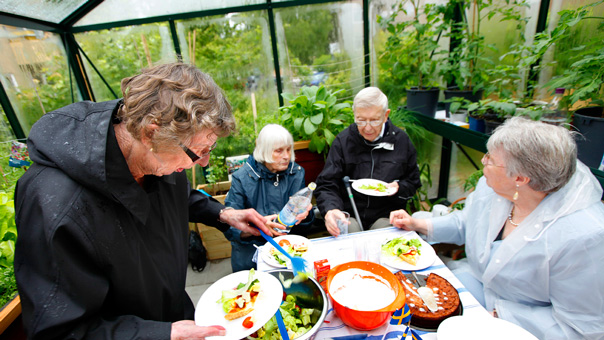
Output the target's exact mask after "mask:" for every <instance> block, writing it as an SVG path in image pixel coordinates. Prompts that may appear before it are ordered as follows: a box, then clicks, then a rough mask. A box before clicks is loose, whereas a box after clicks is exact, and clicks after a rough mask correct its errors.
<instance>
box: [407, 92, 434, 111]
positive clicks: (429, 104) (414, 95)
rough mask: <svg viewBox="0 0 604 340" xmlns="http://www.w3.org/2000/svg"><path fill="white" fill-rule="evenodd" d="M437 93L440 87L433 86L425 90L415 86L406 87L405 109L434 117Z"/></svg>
mask: <svg viewBox="0 0 604 340" xmlns="http://www.w3.org/2000/svg"><path fill="white" fill-rule="evenodd" d="M439 93H440V89H438V88H434V87H433V88H430V89H425V90H420V89H419V88H417V87H412V88H410V89H407V109H408V110H409V111H415V112H419V113H421V114H423V115H425V116H428V117H432V118H434V115H435V114H436V106H437V105H438V94H439Z"/></svg>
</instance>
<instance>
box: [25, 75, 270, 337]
mask: <svg viewBox="0 0 604 340" xmlns="http://www.w3.org/2000/svg"><path fill="white" fill-rule="evenodd" d="M122 93H123V95H124V98H123V100H113V101H109V102H102V103H93V102H81V103H76V104H72V105H69V106H66V107H64V108H62V109H59V110H56V111H53V112H50V113H48V114H46V115H44V116H43V117H42V118H41V119H40V120H39V121H38V122H37V123H36V124H34V126H33V127H32V129H31V133H30V135H29V140H28V147H29V153H30V156H31V159H32V160H33V161H34V164H33V166H31V168H30V169H29V170H28V171H27V173H26V174H25V175H24V176H23V177H22V178H21V179H20V180H19V182H18V184H17V190H16V194H15V206H16V223H17V228H18V231H19V238H18V240H17V245H16V254H15V274H16V278H17V285H18V289H19V293H20V296H21V301H22V308H23V324H24V326H25V330H26V332H27V335H28V338H29V339H45V340H49V339H65V338H69V339H162V340H168V339H171V340H176V339H203V338H205V337H207V336H215V335H224V334H225V331H224V328H222V327H219V326H214V327H198V326H196V325H195V323H194V321H192V320H193V317H194V306H193V303H192V302H191V299H190V298H189V296H188V295H187V293H186V292H185V279H186V268H187V249H188V222H189V221H193V222H203V223H205V224H210V225H215V226H217V227H218V228H220V229H221V230H226V229H227V228H228V226H229V225H231V226H234V227H236V228H239V229H241V230H244V231H246V232H249V233H252V234H255V235H258V234H259V233H258V231H257V230H256V229H255V228H252V227H251V226H250V225H249V223H253V224H254V225H256V226H258V227H260V228H262V229H263V230H265V231H266V232H270V230H269V228H268V227H267V226H266V223H265V221H266V219H265V218H264V217H262V216H261V215H260V214H259V213H257V212H256V211H255V210H253V209H246V210H234V209H230V210H229V209H225V206H224V205H222V204H220V203H218V202H217V201H215V200H213V199H211V198H208V197H206V196H204V195H202V194H201V193H199V192H198V191H195V190H191V188H190V186H189V183H188V181H187V177H186V176H185V173H184V171H183V170H185V169H188V168H191V167H192V166H193V165H194V164H195V163H198V164H200V165H202V166H205V165H207V163H208V158H209V154H210V152H211V151H212V149H213V148H214V147H215V146H216V140H217V138H218V137H220V136H223V135H226V134H228V133H230V132H231V131H233V130H234V127H235V122H234V119H233V115H232V113H231V107H230V105H229V103H228V101H227V99H226V98H225V96H224V94H223V93H222V91H221V90H220V88H219V87H218V86H217V85H216V83H214V81H213V80H212V78H210V77H209V76H208V75H206V74H204V73H202V72H201V71H199V70H198V69H196V68H195V67H194V66H191V65H185V64H180V63H175V64H167V65H161V66H157V67H153V68H150V69H147V70H144V71H143V72H142V73H141V74H140V75H136V76H133V77H130V78H126V79H124V80H123V81H122ZM180 320H183V321H180Z"/></svg>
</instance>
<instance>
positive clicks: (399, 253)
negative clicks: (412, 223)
mask: <svg viewBox="0 0 604 340" xmlns="http://www.w3.org/2000/svg"><path fill="white" fill-rule="evenodd" d="M421 247H422V242H421V241H420V240H419V239H417V238H409V239H408V238H404V237H397V238H393V239H392V240H390V241H388V242H386V243H385V244H383V245H382V253H384V254H386V255H390V256H395V257H398V258H400V259H401V260H403V261H405V262H408V263H410V264H412V265H415V264H417V259H418V258H419V256H420V255H421V254H422V253H421V250H420V248H421Z"/></svg>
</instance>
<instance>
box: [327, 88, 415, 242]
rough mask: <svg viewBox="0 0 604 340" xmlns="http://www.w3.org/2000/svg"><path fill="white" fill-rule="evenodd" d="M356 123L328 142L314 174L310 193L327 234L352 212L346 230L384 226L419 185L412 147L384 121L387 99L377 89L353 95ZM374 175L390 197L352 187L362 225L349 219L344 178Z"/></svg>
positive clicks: (348, 203) (335, 231)
mask: <svg viewBox="0 0 604 340" xmlns="http://www.w3.org/2000/svg"><path fill="white" fill-rule="evenodd" d="M353 111H354V120H355V124H352V125H350V126H349V127H348V128H346V129H345V130H344V131H342V132H340V133H339V134H338V136H337V137H336V139H335V140H334V141H333V143H332V145H331V148H330V150H329V155H328V156H327V160H326V162H325V167H324V168H323V171H322V172H321V174H319V177H318V178H317V189H316V190H315V197H316V199H317V205H318V207H319V210H320V211H321V214H322V215H323V216H324V219H325V226H326V228H327V230H328V231H329V233H330V234H331V235H334V236H337V235H339V234H340V231H339V229H338V227H337V220H338V219H340V218H343V217H344V214H343V213H342V211H347V212H349V213H350V215H351V219H350V226H349V228H348V230H349V232H356V231H361V230H367V229H372V228H373V229H376V228H383V227H386V226H388V225H389V224H390V223H389V220H388V218H389V215H390V212H391V211H393V210H396V209H401V208H403V207H405V204H406V203H407V200H408V199H409V198H411V197H412V196H413V194H414V193H415V191H416V190H417V189H418V188H419V187H420V186H421V182H420V177H419V169H418V167H417V162H416V154H417V152H416V150H415V148H414V147H413V144H412V143H411V140H410V139H409V136H407V134H406V133H405V132H404V131H403V130H401V129H400V128H398V127H396V126H394V124H392V122H391V121H390V120H389V119H388V115H389V114H390V110H389V109H388V98H387V97H386V95H384V94H383V93H382V91H380V90H379V89H378V88H376V87H368V88H365V89H363V90H361V91H360V92H359V93H358V94H357V95H356V97H355V98H354V104H353ZM344 176H349V177H350V178H351V179H353V180H355V179H356V180H358V179H365V178H370V179H377V180H381V181H383V182H386V183H388V185H387V186H388V188H389V191H391V192H392V193H391V195H390V196H371V195H364V194H361V193H359V192H356V191H354V190H353V198H354V201H355V203H356V207H357V209H358V213H359V217H360V219H361V221H360V222H361V223H362V228H361V225H359V221H357V220H356V218H354V213H353V208H352V204H351V202H350V199H349V198H348V197H347V196H348V193H347V191H346V188H345V185H344V182H343V180H342V179H343V178H344Z"/></svg>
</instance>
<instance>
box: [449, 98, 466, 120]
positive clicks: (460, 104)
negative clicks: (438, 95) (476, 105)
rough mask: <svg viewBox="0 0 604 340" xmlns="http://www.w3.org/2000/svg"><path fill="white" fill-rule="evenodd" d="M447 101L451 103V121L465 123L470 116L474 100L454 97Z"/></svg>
mask: <svg viewBox="0 0 604 340" xmlns="http://www.w3.org/2000/svg"><path fill="white" fill-rule="evenodd" d="M445 102H446V103H448V104H449V113H450V115H451V121H452V122H463V123H465V122H466V120H467V118H468V112H469V106H470V104H472V101H470V100H468V99H466V98H464V97H452V98H450V99H448V100H446V101H445Z"/></svg>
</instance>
